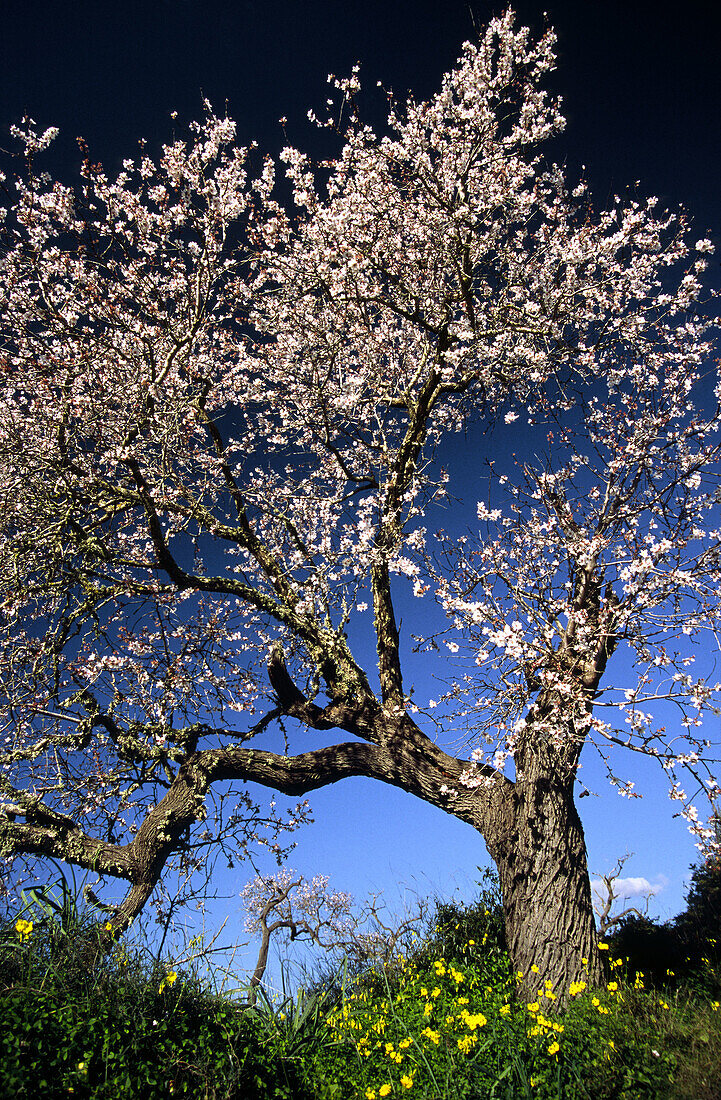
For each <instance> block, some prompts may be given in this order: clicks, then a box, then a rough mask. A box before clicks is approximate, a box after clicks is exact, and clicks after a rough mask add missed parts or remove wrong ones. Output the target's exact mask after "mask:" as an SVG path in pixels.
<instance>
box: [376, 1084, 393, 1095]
mask: <svg viewBox="0 0 721 1100" xmlns="http://www.w3.org/2000/svg"><path fill="white" fill-rule="evenodd" d="M390 1093H391V1087H390V1085H381V1087H380V1088H379V1089H378V1095H379V1096H390Z"/></svg>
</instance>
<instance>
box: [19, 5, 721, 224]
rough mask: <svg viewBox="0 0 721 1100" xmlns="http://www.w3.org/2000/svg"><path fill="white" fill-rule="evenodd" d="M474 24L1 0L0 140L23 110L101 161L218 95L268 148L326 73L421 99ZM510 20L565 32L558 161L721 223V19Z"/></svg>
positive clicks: (486, 10)
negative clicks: (83, 143)
mask: <svg viewBox="0 0 721 1100" xmlns="http://www.w3.org/2000/svg"><path fill="white" fill-rule="evenodd" d="M471 8H472V9H473V13H474V17H475V20H476V22H477V24H478V25H479V26H482V25H483V24H485V22H486V21H487V19H488V18H489V17H490V16H491V15H492V14H494V12H498V11H500V10H501V5H499V4H496V3H494V4H491V3H488V2H487V0H470V5H469V4H468V3H467V2H466V0H415V2H411V0H345V2H339V0H125V2H113V0H72V2H70V3H57V2H53V3H51V2H48V0H5V3H4V5H3V13H2V28H1V30H0V42H1V48H2V55H1V64H0V128H2V129H1V130H0V133H2V132H4V133H5V134H7V126H8V124H9V123H10V122H12V121H17V119H18V118H19V117H20V116H21V115H22V114H23V113H24V112H25V111H27V112H29V113H30V114H31V116H32V117H34V118H35V119H36V120H37V122H38V123H39V124H41V125H57V126H59V127H60V128H61V132H62V134H63V135H64V137H65V138H67V139H68V143H67V145H65V151H66V152H67V154H68V155H70V156H72V154H73V151H72V147H71V142H72V140H73V139H74V138H75V137H77V136H78V135H82V136H83V137H84V138H86V139H87V140H88V141H89V143H90V145H91V150H92V152H93V157H94V159H97V160H102V161H103V162H105V163H106V166H107V168H108V169H112V168H113V167H115V165H117V163H118V161H119V160H120V158H121V157H122V156H128V155H130V154H131V152H132V151H133V150H134V148H135V141H136V140H137V138H138V137H146V138H148V139H149V140H150V141H153V140H158V139H165V138H166V137H167V136H168V135H169V132H170V120H169V117H168V116H169V112H170V111H171V110H173V109H175V110H177V111H178V112H179V114H180V117H181V118H186V119H187V118H189V117H193V116H195V115H197V114H198V113H199V108H200V97H201V90H202V93H203V94H204V95H206V96H207V97H208V98H209V99H210V100H211V101H212V102H213V104H214V105H215V106H216V107H217V108H218V109H222V107H223V104H224V103H225V102H226V101H227V103H228V109H229V113H230V114H231V115H232V116H233V117H234V118H236V120H237V121H238V123H239V127H240V136H241V138H242V140H243V141H246V140H248V139H250V138H256V139H257V140H258V141H259V142H260V145H261V148H263V149H265V150H267V151H270V152H273V151H274V150H277V148H278V147H279V145H280V144H281V142H282V140H283V139H282V135H281V133H280V128H279V126H278V125H277V120H278V118H279V117H280V116H281V115H283V116H287V117H288V119H289V121H290V127H289V137H290V138H291V140H293V141H294V143H296V144H298V145H300V146H303V145H304V144H305V143H306V141H307V140H312V138H311V137H310V135H309V134H308V133H307V130H306V127H305V124H304V116H305V112H306V111H307V109H308V108H309V107H310V106H320V105H321V104H322V102H323V101H324V98H325V84H324V81H325V76H326V75H327V73H328V72H335V73H337V74H344V73H347V72H348V70H349V69H350V67H351V65H352V64H353V63H354V62H356V61H360V62H362V65H363V69H362V74H363V76H364V77H365V80H366V82H367V86H368V87H373V86H374V85H375V82H376V81H377V80H379V79H380V80H383V82H384V84H385V85H386V86H390V87H392V88H393V89H394V90H395V91H396V92H397V93H402V92H404V91H405V90H406V89H408V88H411V89H413V90H414V92H416V93H417V94H420V95H423V96H427V95H430V94H432V92H433V91H434V89H435V88H436V86H437V84H438V82H439V78H440V76H441V74H442V73H443V71H444V70H445V69H447V68H448V67H449V66H451V65H452V64H453V61H454V60H455V58H456V57H457V55H458V52H459V48H460V45H461V43H462V41H463V40H464V39H465V38H468V37H470V36H471V35H472V34H473V23H472V19H471V14H470V9H471ZM516 10H517V12H518V14H519V16H520V18H521V19H522V20H523V21H524V22H526V23H530V25H531V26H532V27H534V28H535V29H537V30H540V29H541V28H542V26H543V23H544V15H543V13H544V11H546V12H547V13H548V20H549V22H550V23H551V24H552V25H553V26H555V27H556V29H557V32H558V35H559V53H560V60H559V70H558V72H557V74H556V75H555V78H554V80H555V84H556V86H557V88H558V89H559V90H560V91H561V93H562V94H563V97H564V101H565V104H566V113H567V117H568V120H569V127H568V132H567V135H566V136H565V137H564V139H562V141H560V142H559V143H558V144H557V150H556V152H557V155H559V156H564V157H568V159H569V162H570V163H574V162H576V163H585V164H586V165H587V166H588V170H589V173H590V176H591V180H592V182H593V183H594V184H595V189H596V190H597V193H598V198H599V199H600V200H602V199H603V198H605V195H606V194H607V193H608V192H609V191H610V190H618V189H619V188H621V187H623V186H624V185H625V184H626V183H629V182H630V183H633V182H634V181H635V180H637V179H639V180H641V183H642V185H643V188H644V190H645V191H651V192H653V193H655V194H658V195H659V196H660V197H661V198H663V199H664V200H667V201H668V202H669V203H672V204H677V203H680V202H683V203H684V204H686V205H687V207H688V208H689V210H690V211H691V212H693V213H694V215H695V217H696V218H697V219H698V224H699V230H701V229H702V228H703V229H704V230H705V229H706V228H712V227H716V226H717V225H718V222H719V219H718V214H719V206H720V205H721V200H720V199H719V150H720V149H721V140H720V139H721V110H720V108H721V64H719V60H720V58H719V52H720V50H719V42H721V35H720V34H719V30H720V29H721V23H720V19H719V15H718V14H717V9H716V5H715V4H711V3H709V2H708V0H705V2H703V0H687V2H685V3H683V4H678V3H671V2H670V0H656V2H655V3H652V2H649V0H604V2H599V0H580V2H579V0H547V2H546V3H544V2H543V0H522V2H520V3H518V4H517V5H516Z"/></svg>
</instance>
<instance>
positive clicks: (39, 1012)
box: [0, 905, 721, 1100]
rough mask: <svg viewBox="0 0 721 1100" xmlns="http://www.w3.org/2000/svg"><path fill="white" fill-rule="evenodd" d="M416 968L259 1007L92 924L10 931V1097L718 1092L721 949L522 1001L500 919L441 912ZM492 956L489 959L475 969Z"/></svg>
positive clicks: (143, 1099)
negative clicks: (97, 951) (104, 951)
mask: <svg viewBox="0 0 721 1100" xmlns="http://www.w3.org/2000/svg"><path fill="white" fill-rule="evenodd" d="M439 915H440V916H439V921H440V922H439V923H437V924H436V925H435V926H434V927H433V928H432V929H430V930H429V933H428V936H427V937H426V938H425V939H424V940H423V941H422V942H419V944H418V947H417V949H416V950H415V951H414V952H413V953H412V955H411V956H409V957H408V958H406V959H398V960H397V961H396V963H395V964H394V965H393V966H391V967H389V968H386V969H385V970H383V969H378V970H375V971H374V970H366V971H364V972H361V973H359V974H356V975H355V976H354V977H353V978H352V979H350V980H349V979H347V977H346V979H345V980H340V981H339V980H336V981H332V980H328V979H326V980H325V981H324V982H322V983H320V984H319V985H318V986H317V987H316V988H315V989H314V990H313V991H312V992H311V993H307V994H303V993H302V992H301V993H299V994H298V995H297V996H296V997H295V998H294V999H292V1000H287V1001H285V1002H283V1003H282V1004H281V1003H278V1002H276V1003H273V1002H271V1001H269V1000H265V999H262V998H261V1000H260V1001H259V1004H258V1005H257V1006H256V1007H255V1008H253V1009H250V1008H248V1007H247V1006H243V1005H241V1004H240V1003H238V1001H233V1000H229V999H228V998H225V997H218V996H215V995H214V994H213V993H212V992H211V991H210V990H209V989H208V987H207V986H205V985H203V983H201V982H199V981H198V979H197V977H195V976H193V975H192V974H188V973H182V972H177V971H176V970H175V969H173V966H172V963H170V962H167V963H165V964H163V965H158V964H149V963H147V962H144V961H143V955H142V953H141V952H140V951H135V952H132V951H129V950H127V949H126V948H125V947H124V946H123V945H122V944H119V945H117V947H116V949H115V950H114V951H113V952H112V954H111V955H110V956H102V957H98V958H93V950H92V945H93V939H92V936H93V933H92V929H91V928H90V927H88V926H87V925H84V924H83V922H82V921H75V922H70V923H69V924H67V923H66V926H65V927H63V925H62V922H58V921H57V920H55V919H53V920H50V919H48V920H43V921H40V922H37V921H36V922H31V921H29V920H27V919H24V918H19V919H16V920H14V921H12V922H10V923H8V924H6V925H5V927H4V928H2V929H0V1098H2V1100H5V1098H7V1100H43V1098H55V1097H92V1098H107V1100H123V1098H129V1100H130V1098H136V1097H137V1098H138V1100H155V1098H160V1097H163V1098H165V1097H175V1096H186V1097H193V1098H195V1097H203V1098H209V1100H210V1098H224V1100H225V1098H227V1100H230V1098H235V1097H237V1098H242V1100H256V1098H257V1100H266V1098H268V1100H270V1098H273V1100H286V1098H287V1100H305V1098H306V1097H308V1098H311V1097H312V1098H313V1100H381V1098H385V1097H400V1096H403V1097H411V1098H412V1097H419V1098H421V1097H422V1098H438V1100H441V1098H443V1100H445V1098H446V1097H448V1098H451V1097H453V1098H459V1100H473V1098H478V1100H481V1098H490V1100H492V1098H504V1100H505V1098H515V1097H534V1098H535V1097H537V1098H567V1100H571V1098H574V1100H575V1098H578V1100H586V1098H588V1100H606V1098H608V1100H611V1098H616V1097H618V1098H626V1100H642V1098H649V1100H650V1098H653V1100H656V1098H658V1100H721V1006H720V1004H719V1000H720V999H721V997H720V994H719V990H720V989H721V985H720V982H719V978H720V968H719V965H718V958H717V953H716V945H715V944H714V943H713V941H710V944H709V950H708V952H707V954H706V955H704V956H701V957H700V958H699V959H698V960H697V962H696V964H694V965H692V963H693V962H694V961H693V960H692V959H691V958H688V959H687V960H686V962H687V964H688V965H687V966H686V970H685V972H684V973H683V975H681V976H678V975H677V973H676V972H673V973H672V972H671V968H670V967H667V968H666V969H665V970H663V968H661V967H660V962H659V959H658V958H655V959H654V963H655V972H654V975H653V982H652V981H651V976H650V975H649V976H646V974H645V973H644V972H642V971H639V969H638V968H637V966H634V964H633V960H632V959H631V958H630V956H626V957H624V956H622V955H619V954H618V953H617V951H616V950H614V945H613V944H610V945H609V949H608V958H609V967H608V981H607V983H606V985H605V987H604V988H603V989H601V990H593V989H590V988H588V987H587V986H586V985H585V984H584V983H583V982H582V981H581V982H578V983H575V985H574V986H573V987H572V988H571V990H569V991H567V992H568V994H569V1001H568V1005H567V1007H566V1008H565V1009H564V1010H563V1011H559V1010H558V1004H559V995H560V994H561V993H562V991H561V990H559V989H555V988H554V987H553V984H552V983H543V984H541V985H539V988H538V990H537V995H536V997H535V999H534V1000H533V1001H530V1002H519V1001H518V1000H517V998H516V996H515V991H516V987H517V975H516V974H514V973H513V971H512V968H511V965H510V961H509V959H508V957H507V955H506V954H505V952H504V950H503V944H502V935H501V933H500V931H499V928H500V925H499V920H498V914H497V913H492V912H490V911H486V910H485V909H483V908H482V907H480V906H475V907H470V908H468V909H458V908H457V907H453V906H447V905H446V906H440V907H439ZM479 960H480V961H479Z"/></svg>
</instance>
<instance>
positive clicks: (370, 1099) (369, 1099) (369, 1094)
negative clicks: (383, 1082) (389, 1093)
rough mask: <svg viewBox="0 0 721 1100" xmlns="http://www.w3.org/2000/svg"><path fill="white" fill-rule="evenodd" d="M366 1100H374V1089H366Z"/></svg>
mask: <svg viewBox="0 0 721 1100" xmlns="http://www.w3.org/2000/svg"><path fill="white" fill-rule="evenodd" d="M366 1100H376V1090H375V1089H366Z"/></svg>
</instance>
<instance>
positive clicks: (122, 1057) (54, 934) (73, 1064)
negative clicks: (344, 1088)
mask: <svg viewBox="0 0 721 1100" xmlns="http://www.w3.org/2000/svg"><path fill="white" fill-rule="evenodd" d="M39 898H40V901H41V902H44V900H46V899H45V895H44V894H41V893H39ZM35 904H37V901H36V903H35ZM51 909H52V907H51ZM23 912H24V913H25V914H26V916H23V917H19V918H18V919H17V920H15V921H14V922H13V923H11V924H9V925H6V926H5V927H4V928H3V929H2V930H0V973H1V974H2V976H3V983H2V986H1V987H0V1097H3V1098H4V1097H8V1098H10V1097H12V1098H13V1100H54V1098H55V1097H58V1098H59V1097H64V1098H65V1097H68V1096H72V1097H83V1098H93V1100H136V1098H137V1100H153V1098H155V1097H158V1098H159V1097H163V1098H165V1097H168V1096H188V1097H207V1098H209V1100H211V1098H212V1100H215V1098H217V1100H221V1098H222V1100H231V1098H236V1097H237V1098H239V1100H240V1098H242V1100H271V1098H272V1100H296V1098H298V1100H302V1098H303V1097H305V1096H306V1095H310V1094H307V1093H306V1091H305V1089H304V1086H303V1084H302V1081H301V1066H300V1064H299V1063H296V1062H295V1061H294V1060H293V1057H292V1056H291V1055H289V1054H288V1053H286V1051H285V1050H284V1049H282V1046H281V1045H280V1044H278V1043H277V1042H274V1041H273V1037H272V1035H270V1034H269V1030H268V1027H267V1022H266V1021H265V1020H264V1019H263V1018H262V1017H261V1016H260V1015H259V1014H258V1013H255V1012H253V1011H250V1010H248V1009H244V1008H243V1006H241V1005H238V1004H234V1003H233V1002H230V1001H227V1000H223V999H222V998H218V997H213V996H212V995H210V994H209V993H208V992H207V991H206V990H204V989H203V988H202V987H201V985H200V984H199V983H198V982H197V980H196V979H194V978H193V977H192V976H190V975H187V974H184V973H177V972H176V971H175V970H172V969H169V968H168V967H167V966H163V965H159V964H157V963H155V964H146V963H145V962H144V960H143V958H142V957H141V955H140V954H139V953H138V952H131V951H129V950H128V949H127V948H126V947H125V946H124V945H123V944H117V945H116V946H115V948H114V950H113V951H111V953H110V954H106V953H99V952H97V951H93V952H88V950H87V947H88V943H89V942H91V935H92V926H90V925H89V923H88V922H87V921H86V922H83V921H79V922H78V924H77V927H76V928H75V932H76V936H71V935H69V934H65V933H64V932H63V929H62V926H61V925H60V921H61V914H60V912H58V911H55V910H52V912H53V913H54V918H53V917H51V916H50V915H49V914H48V913H45V915H44V917H43V918H42V919H41V920H40V921H39V922H38V923H36V922H34V921H30V920H29V919H28V916H38V913H39V911H38V910H37V909H33V910H31V909H29V908H28V907H27V906H26V907H25V908H24V909H23ZM59 925H60V926H59ZM61 933H62V934H61Z"/></svg>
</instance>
